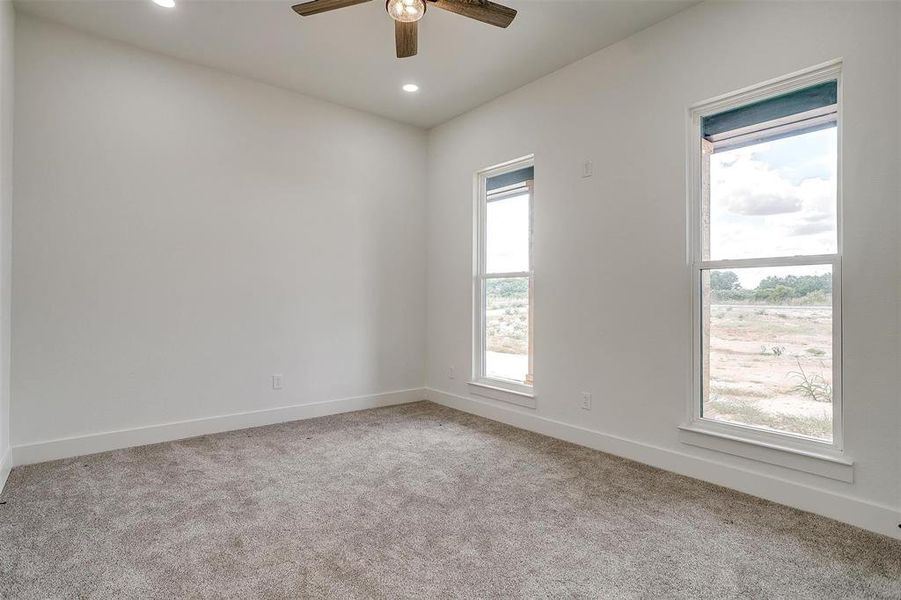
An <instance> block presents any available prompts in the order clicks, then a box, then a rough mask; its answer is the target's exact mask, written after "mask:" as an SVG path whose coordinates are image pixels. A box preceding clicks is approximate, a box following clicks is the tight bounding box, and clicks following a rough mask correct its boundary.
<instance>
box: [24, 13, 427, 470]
mask: <svg viewBox="0 0 901 600" xmlns="http://www.w3.org/2000/svg"><path fill="white" fill-rule="evenodd" d="M15 125H16V130H17V132H19V134H20V135H18V136H17V138H16V141H15V158H16V165H15V174H16V197H15V205H14V209H13V217H14V222H15V231H14V247H13V254H14V260H13V290H14V291H13V317H14V318H13V340H12V354H13V363H12V398H13V405H12V436H13V444H14V446H16V448H17V450H16V454H17V463H18V462H20V461H19V458H18V448H19V447H20V446H22V447H27V446H28V445H29V444H35V443H38V442H43V441H47V440H58V439H60V438H67V437H71V436H84V435H90V434H95V433H99V432H107V431H114V430H120V429H128V428H135V427H144V426H151V425H156V424H160V423H169V422H174V421H182V420H187V419H203V418H207V417H212V416H217V415H225V414H230V413H236V412H242V411H253V410H260V409H268V408H273V407H279V406H289V405H295V404H306V403H312V402H320V401H325V400H332V399H342V398H349V397H357V396H366V395H371V394H376V393H381V392H390V391H395V390H405V389H410V388H421V387H422V385H423V380H424V359H423V356H424V346H425V339H424V328H425V295H424V289H425V261H424V258H423V252H422V249H423V247H424V244H425V241H424V225H425V202H424V200H423V196H424V192H425V179H424V169H425V149H426V136H425V133H424V132H423V131H421V130H419V129H416V128H413V127H409V126H405V125H400V124H397V123H394V122H391V121H388V120H384V119H381V118H376V117H373V116H369V115H366V114H363V113H359V112H355V111H352V110H348V109H344V108H340V107H337V106H335V105H332V104H328V103H325V102H320V101H316V100H313V99H310V98H307V97H304V96H300V95H297V94H294V93H289V92H286V91H283V90H280V89H276V88H273V87H269V86H266V85H262V84H258V83H255V82H251V81H248V80H245V79H241V78H238V77H234V76H230V75H226V74H224V73H221V72H217V71H213V70H209V69H206V68H202V67H198V66H193V65H190V64H188V63H183V62H179V61H177V60H172V59H169V58H165V57H162V56H160V55H155V54H152V53H148V52H145V51H142V50H139V49H136V48H133V47H130V46H127V45H123V44H119V43H114V42H108V41H103V40H101V39H98V38H95V37H91V36H87V35H84V34H81V33H77V32H75V31H73V30H69V29H65V28H62V27H60V26H57V25H53V24H50V23H47V22H43V21H39V20H35V19H34V18H31V17H28V16H24V15H20V17H19V20H18V23H17V32H16V113H15ZM272 374H282V375H283V376H284V385H285V388H284V389H283V390H282V391H273V390H272V389H271V384H270V376H271V375H272ZM291 414H298V413H291ZM229 424H233V421H228V422H227V423H226V426H225V428H228V426H229ZM167 431H171V430H167ZM179 431H184V430H179ZM191 431H196V430H191ZM161 435H162V436H163V437H165V435H164V434H161ZM122 439H131V438H127V436H125V438H122V437H121V436H120V437H119V438H116V440H119V441H116V440H113V441H112V442H111V443H112V444H113V445H116V444H119V443H120V442H121V440H122ZM135 439H136V438H135ZM142 439H143V438H142ZM101 446H102V445H101ZM74 448H75V449H79V448H81V449H82V450H83V449H84V448H85V446H75V447H74ZM32 450H34V449H32ZM64 451H68V450H64ZM29 452H30V453H28V454H26V455H23V456H25V460H32V459H39V458H42V457H44V458H46V457H48V456H49V455H52V454H53V452H50V454H49V455H48V454H46V453H45V454H43V455H42V454H41V453H40V452H37V451H29Z"/></svg>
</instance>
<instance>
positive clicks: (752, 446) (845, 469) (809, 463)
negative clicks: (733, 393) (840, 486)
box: [679, 425, 854, 483]
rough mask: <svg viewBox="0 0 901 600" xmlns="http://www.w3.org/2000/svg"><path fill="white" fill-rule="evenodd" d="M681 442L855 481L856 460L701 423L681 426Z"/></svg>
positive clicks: (833, 477)
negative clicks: (709, 428)
mask: <svg viewBox="0 0 901 600" xmlns="http://www.w3.org/2000/svg"><path fill="white" fill-rule="evenodd" d="M679 441H680V442H682V443H683V444H688V445H689V446H697V447H699V448H706V449H707V450H715V451H717V452H723V453H725V454H731V455H733V456H740V457H742V458H747V459H750V460H756V461H759V462H764V463H767V464H771V465H776V466H779V467H785V468H786V469H794V470H795V471H803V472H805V473H811V474H813V475H819V476H820V477H827V478H829V479H835V480H837V481H844V482H845V483H852V482H853V481H854V461H852V460H849V459H847V458H844V457H839V456H832V455H829V454H822V453H818V452H815V451H811V450H799V449H796V448H789V447H786V446H780V445H778V444H773V443H769V442H762V441H757V440H748V439H745V438H741V437H738V436H734V435H729V434H726V433H719V432H714V431H709V430H706V429H703V428H702V427H699V426H697V425H690V426H682V427H679Z"/></svg>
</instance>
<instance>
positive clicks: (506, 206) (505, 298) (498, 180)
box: [473, 159, 534, 395]
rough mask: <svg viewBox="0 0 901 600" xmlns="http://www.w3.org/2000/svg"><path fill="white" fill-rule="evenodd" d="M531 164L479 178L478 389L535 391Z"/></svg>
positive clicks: (495, 170)
mask: <svg viewBox="0 0 901 600" xmlns="http://www.w3.org/2000/svg"><path fill="white" fill-rule="evenodd" d="M533 171H534V169H533V166H532V160H531V159H525V160H518V161H516V162H513V163H510V164H507V165H504V166H501V167H496V168H492V169H489V170H487V171H484V172H482V173H480V174H479V176H478V186H479V189H478V196H477V203H476V204H477V205H476V213H477V219H476V220H477V223H478V226H477V236H476V246H477V248H476V249H477V252H476V256H477V265H476V278H475V313H476V318H475V348H474V361H473V362H474V364H473V371H474V373H473V375H474V377H473V379H474V383H476V384H483V385H486V386H491V387H496V388H501V389H506V390H510V391H513V392H519V393H520V395H528V394H530V393H531V390H532V383H533V382H532V305H533V303H532V288H533V286H532V181H533Z"/></svg>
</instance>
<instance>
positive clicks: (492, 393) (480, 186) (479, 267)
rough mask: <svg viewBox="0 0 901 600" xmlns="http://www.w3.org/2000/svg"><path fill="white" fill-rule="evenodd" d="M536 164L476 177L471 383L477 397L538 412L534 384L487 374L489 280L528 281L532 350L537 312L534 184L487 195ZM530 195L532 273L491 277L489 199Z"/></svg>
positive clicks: (528, 159) (521, 162) (530, 160)
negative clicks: (501, 178)
mask: <svg viewBox="0 0 901 600" xmlns="http://www.w3.org/2000/svg"><path fill="white" fill-rule="evenodd" d="M534 164H535V161H534V157H533V156H531V155H530V156H525V157H522V158H518V159H516V160H513V161H510V162H506V163H503V164H501V165H497V166H494V167H491V168H488V169H485V170H482V171H479V172H478V173H476V182H475V185H476V193H475V195H474V196H475V200H476V201H475V204H476V206H475V210H474V211H473V212H474V217H475V218H474V221H475V222H474V227H473V229H474V233H475V236H474V237H475V239H474V244H473V245H474V248H475V252H474V253H473V256H474V259H475V260H474V263H475V264H474V269H473V273H474V276H473V346H472V347H473V356H472V359H473V360H472V379H471V380H470V381H469V384H470V386H471V391H472V393H474V394H477V395H480V396H485V397H488V398H492V399H495V400H502V401H505V402H512V403H513V404H518V405H520V406H526V407H529V408H535V387H534V381H532V384H531V385H528V384H523V383H519V382H516V381H510V380H506V379H500V378H496V377H488V376H487V375H486V371H485V351H486V348H485V327H486V322H485V310H486V306H485V302H486V286H485V282H486V281H487V280H488V279H502V278H511V277H523V278H527V279H528V281H529V337H530V344H529V345H530V348H531V346H532V344H531V339H532V336H533V325H534V323H533V315H534V310H535V305H534V298H535V278H534V262H533V256H532V223H533V206H534V197H535V196H534V189H535V186H534V181H531V180H530V181H526V182H523V183H518V184H514V185H511V186H507V187H504V188H500V189H498V190H492V191H491V193H490V194H489V193H488V191H487V181H488V179H489V178H491V177H497V176H498V175H503V174H505V173H510V172H513V171H518V170H520V169H525V168H528V167H533V166H534ZM524 191H525V192H527V193H528V194H529V270H528V271H517V272H510V273H490V274H489V273H488V272H487V256H486V243H487V238H486V236H487V227H486V224H487V210H488V197H489V196H491V198H492V200H500V199H502V198H505V197H510V196H514V195H521V194H522V193H523V192H524ZM532 350H533V351H532V352H530V354H529V366H530V373H529V375H532V372H531V371H532V369H531V367H532V365H533V360H534V349H532Z"/></svg>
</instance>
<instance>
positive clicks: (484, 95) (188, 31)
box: [17, 0, 696, 127]
mask: <svg viewBox="0 0 901 600" xmlns="http://www.w3.org/2000/svg"><path fill="white" fill-rule="evenodd" d="M297 1H298V0H294V1H292V0H281V1H275V0H240V1H229V0H226V1H222V0H219V1H214V0H176V2H177V3H178V4H177V6H176V7H175V8H174V9H165V8H160V7H158V6H156V5H155V4H153V2H151V0H101V1H98V0H19V1H18V2H17V7H18V8H19V9H20V10H23V11H25V12H27V13H31V14H33V15H37V16H41V17H45V18H47V19H51V20H54V21H58V22H61V23H65V24H68V25H71V26H73V27H75V28H77V29H81V30H84V31H88V32H92V33H95V34H98V35H101V36H104V37H109V38H113V39H117V40H121V41H124V42H128V43H131V44H134V45H136V46H140V47H142V48H146V49H149V50H155V51H158V52H161V53H164V54H168V55H170V56H175V57H178V58H182V59H185V60H189V61H192V62H195V63H199V64H203V65H208V66H211V67H217V68H220V69H223V70H226V71H229V72H231V73H235V74H238V75H244V76H247V77H251V78H253V79H257V80H259V81H264V82H267V83H271V84H274V85H277V86H280V87H284V88H288V89H292V90H296V91H298V92H302V93H305V94H309V95H311V96H314V97H318V98H322V99H325V100H330V101H332V102H336V103H338V104H343V105H345V106H350V107H353V108H358V109H360V110H365V111H368V112H372V113H375V114H379V115H383V116H385V117H389V118H391V119H395V120H398V121H403V122H407V123H411V124H413V125H419V126H423V127H431V126H434V125H437V124H439V123H442V122H444V121H446V120H448V119H450V118H451V117H454V116H456V115H458V114H461V113H463V112H465V111H467V110H469V109H471V108H474V107H476V106H478V105H479V104H482V103H484V102H487V101H488V100H491V99H492V98H495V97H497V96H500V95H501V94H504V93H506V92H509V91H510V90H513V89H515V88H517V87H520V86H522V85H524V84H526V83H528V82H530V81H533V80H535V79H537V78H539V77H541V76H542V75H545V74H547V73H550V72H551V71H554V70H556V69H558V68H560V67H562V66H564V65H566V64H568V63H571V62H573V61H575V60H578V59H579V58H582V57H584V56H587V55H589V54H591V53H592V52H595V51H597V50H599V49H600V48H603V47H604V46H608V45H610V44H612V43H614V42H617V41H619V40H621V39H623V38H626V37H628V36H629V35H631V34H633V33H635V32H637V31H639V30H641V29H644V28H645V27H648V26H650V25H652V24H654V23H656V22H658V21H661V20H663V19H665V18H667V17H669V16H671V15H673V14H675V13H677V12H679V11H680V10H682V9H684V8H686V7H687V6H690V5H691V4H694V3H695V1H696V0H506V1H505V0H501V1H502V2H503V3H505V4H507V5H509V6H511V7H513V8H515V9H517V10H518V11H519V14H518V15H517V16H516V19H515V20H514V22H513V24H512V25H510V27H509V28H507V29H499V28H496V27H492V26H490V25H485V24H483V23H480V22H478V21H473V20H470V19H467V18H464V17H461V16H459V15H456V14H452V13H449V12H446V11H443V10H440V9H436V8H434V7H432V8H431V9H430V10H429V11H428V12H427V13H426V15H425V17H424V18H423V20H422V21H421V22H420V29H419V55H418V56H415V57H413V58H405V59H401V60H399V59H397V58H395V56H394V26H393V21H392V20H391V18H390V17H388V15H387V14H386V12H385V3H384V0H372V1H371V2H369V3H367V4H360V5H357V6H351V7H348V8H342V9H340V10H336V11H333V12H328V13H323V14H319V15H314V16H311V17H299V16H297V15H296V14H294V12H293V11H292V10H291V5H292V4H294V3H295V2H297ZM406 82H415V83H418V84H419V85H420V88H421V89H420V91H419V92H418V93H416V94H407V93H405V92H402V91H401V89H400V86H401V84H403V83H406Z"/></svg>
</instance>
